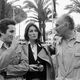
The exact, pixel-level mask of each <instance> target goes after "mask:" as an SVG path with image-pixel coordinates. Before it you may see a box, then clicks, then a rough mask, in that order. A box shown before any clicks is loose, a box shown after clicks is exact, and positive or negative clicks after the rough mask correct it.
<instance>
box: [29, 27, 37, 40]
mask: <svg viewBox="0 0 80 80" xmlns="http://www.w3.org/2000/svg"><path fill="white" fill-rule="evenodd" d="M28 37H29V40H31V41H32V40H33V41H35V40H36V39H38V31H37V29H36V28H35V27H34V26H31V27H30V28H29V30H28Z"/></svg>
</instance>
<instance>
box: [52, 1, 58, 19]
mask: <svg viewBox="0 0 80 80" xmlns="http://www.w3.org/2000/svg"><path fill="white" fill-rule="evenodd" d="M53 7H54V15H53V18H56V15H57V13H56V0H53Z"/></svg>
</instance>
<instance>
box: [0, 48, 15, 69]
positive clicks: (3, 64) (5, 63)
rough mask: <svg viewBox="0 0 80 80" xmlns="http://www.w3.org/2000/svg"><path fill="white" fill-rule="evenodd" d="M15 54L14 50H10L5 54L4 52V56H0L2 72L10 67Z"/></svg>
mask: <svg viewBox="0 0 80 80" xmlns="http://www.w3.org/2000/svg"><path fill="white" fill-rule="evenodd" d="M13 53H14V49H13V48H9V49H7V50H5V51H4V52H2V54H1V55H0V70H2V69H4V68H6V67H7V66H8V64H9V61H10V57H11V56H12V54H13Z"/></svg>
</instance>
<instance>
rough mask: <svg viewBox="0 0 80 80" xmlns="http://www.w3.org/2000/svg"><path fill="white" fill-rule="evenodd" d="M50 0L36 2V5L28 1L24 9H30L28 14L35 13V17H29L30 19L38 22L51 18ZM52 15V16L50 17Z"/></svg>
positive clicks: (35, 0)
mask: <svg viewBox="0 0 80 80" xmlns="http://www.w3.org/2000/svg"><path fill="white" fill-rule="evenodd" d="M49 2H50V1H49V0H34V3H33V2H32V1H30V0H26V1H25V2H24V4H26V5H25V6H24V8H29V10H27V12H33V16H29V18H30V17H31V18H33V19H35V20H36V21H47V20H49V19H50V18H51V15H50V13H52V11H51V9H50V8H49V6H50V5H51V3H49ZM49 15H50V16H49Z"/></svg>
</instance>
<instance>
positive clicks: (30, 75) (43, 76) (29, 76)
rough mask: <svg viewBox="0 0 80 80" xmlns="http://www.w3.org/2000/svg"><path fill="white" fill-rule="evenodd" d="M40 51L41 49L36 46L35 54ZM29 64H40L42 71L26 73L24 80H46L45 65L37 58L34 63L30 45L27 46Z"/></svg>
mask: <svg viewBox="0 0 80 80" xmlns="http://www.w3.org/2000/svg"><path fill="white" fill-rule="evenodd" d="M41 49H42V47H40V46H38V45H37V54H38V53H39V52H40V50H41ZM28 57H29V64H37V65H39V64H41V65H43V66H44V70H43V71H42V72H40V71H34V72H30V71H28V72H27V75H26V79H27V80H31V79H33V78H39V79H40V80H46V64H45V61H43V60H42V59H40V58H39V57H38V58H37V60H36V61H35V59H34V56H33V52H32V50H31V47H30V44H29V56H28Z"/></svg>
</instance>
